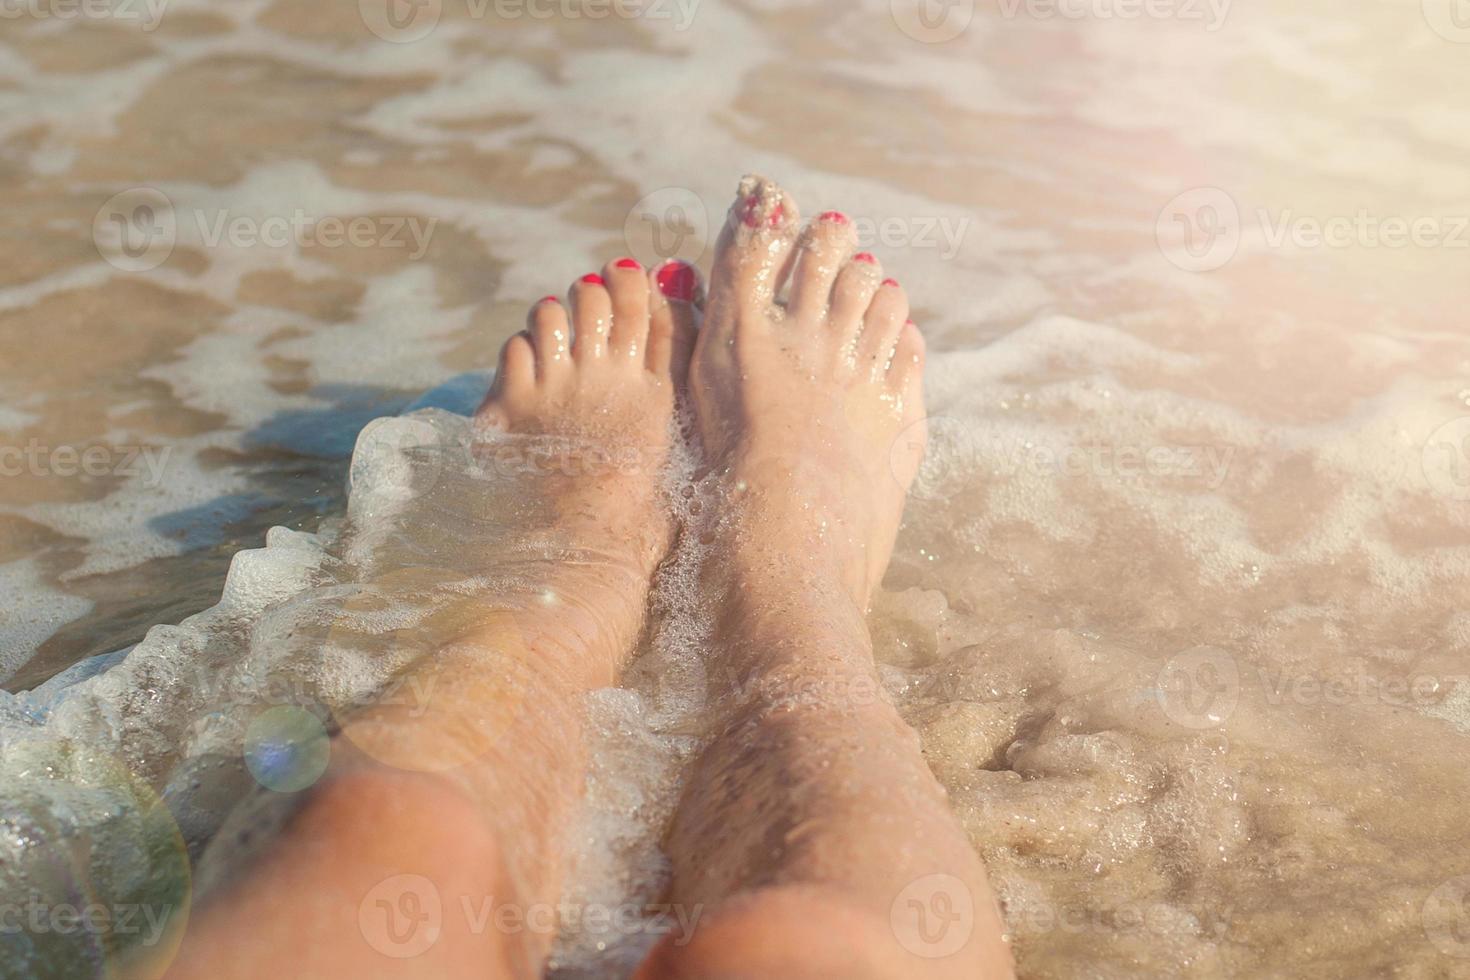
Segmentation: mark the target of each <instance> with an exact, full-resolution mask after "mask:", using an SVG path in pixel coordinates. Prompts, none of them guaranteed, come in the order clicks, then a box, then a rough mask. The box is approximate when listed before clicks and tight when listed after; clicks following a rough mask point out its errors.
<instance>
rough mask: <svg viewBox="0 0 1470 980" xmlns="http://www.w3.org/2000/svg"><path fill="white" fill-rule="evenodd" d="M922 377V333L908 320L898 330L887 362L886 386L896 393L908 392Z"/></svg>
mask: <svg viewBox="0 0 1470 980" xmlns="http://www.w3.org/2000/svg"><path fill="white" fill-rule="evenodd" d="M923 377H924V335H923V334H921V333H919V328H918V327H917V326H915V325H914V321H912V320H909V321H908V322H906V323H905V324H904V325H903V328H902V329H901V330H899V332H898V343H897V344H895V345H894V347H893V357H892V359H891V360H890V361H889V363H888V387H889V388H890V389H892V390H893V391H894V393H896V394H909V393H911V392H912V390H913V389H914V386H915V385H917V384H919V383H920V382H922V380H923Z"/></svg>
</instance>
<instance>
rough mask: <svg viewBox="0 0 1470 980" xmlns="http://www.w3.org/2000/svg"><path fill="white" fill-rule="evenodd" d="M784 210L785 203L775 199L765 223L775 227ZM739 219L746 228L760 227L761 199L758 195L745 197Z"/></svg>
mask: <svg viewBox="0 0 1470 980" xmlns="http://www.w3.org/2000/svg"><path fill="white" fill-rule="evenodd" d="M785 212H786V205H785V204H783V203H782V202H780V201H777V202H776V207H775V208H774V209H772V211H771V217H770V219H769V220H768V221H767V222H766V223H767V224H769V225H770V226H771V227H772V228H775V227H776V226H777V225H779V224H780V223H781V215H783V214H784V213H785ZM740 220H741V222H743V223H744V225H745V227H747V228H759V227H760V223H761V199H760V197H759V195H755V194H752V195H751V196H750V197H747V198H746V199H745V203H744V205H743V207H742V210H741V213H740Z"/></svg>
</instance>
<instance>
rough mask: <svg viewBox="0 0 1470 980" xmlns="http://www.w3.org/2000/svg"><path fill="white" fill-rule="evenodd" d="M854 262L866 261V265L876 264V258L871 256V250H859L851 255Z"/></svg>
mask: <svg viewBox="0 0 1470 980" xmlns="http://www.w3.org/2000/svg"><path fill="white" fill-rule="evenodd" d="M852 260H853V261H854V262H866V263H868V265H877V264H878V260H877V259H875V258H873V253H872V252H859V253H858V254H856V255H854V256H853V257H852Z"/></svg>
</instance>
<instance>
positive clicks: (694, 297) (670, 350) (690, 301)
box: [647, 259, 701, 385]
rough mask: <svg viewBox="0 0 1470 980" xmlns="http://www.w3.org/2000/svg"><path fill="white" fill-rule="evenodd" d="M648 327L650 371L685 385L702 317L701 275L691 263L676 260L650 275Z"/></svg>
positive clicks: (648, 364)
mask: <svg viewBox="0 0 1470 980" xmlns="http://www.w3.org/2000/svg"><path fill="white" fill-rule="evenodd" d="M650 280H651V289H650V291H649V305H650V306H651V308H652V312H651V315H650V318H649V327H648V360H647V366H648V370H650V371H652V372H653V373H654V374H656V375H659V376H660V377H666V376H667V377H672V378H673V379H674V381H675V382H677V383H678V384H680V385H682V384H684V382H685V379H686V378H687V376H688V369H689V358H690V356H691V354H692V353H693V351H694V337H695V326H696V322H697V317H698V316H699V305H700V295H701V290H700V285H699V273H698V272H697V271H696V270H695V268H694V266H692V265H689V264H688V263H687V262H680V261H679V260H677V259H674V260H672V261H669V262H665V263H664V264H663V265H661V266H659V267H658V268H657V269H655V270H653V272H652V273H651V274H650Z"/></svg>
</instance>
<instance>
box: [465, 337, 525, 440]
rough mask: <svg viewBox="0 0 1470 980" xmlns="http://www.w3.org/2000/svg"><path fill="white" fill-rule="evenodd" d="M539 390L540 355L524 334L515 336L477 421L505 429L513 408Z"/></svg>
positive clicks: (503, 351) (502, 355)
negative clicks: (537, 376) (537, 370)
mask: <svg viewBox="0 0 1470 980" xmlns="http://www.w3.org/2000/svg"><path fill="white" fill-rule="evenodd" d="M535 389H536V352H535V350H534V349H533V348H532V347H531V338H530V337H529V336H528V335H527V334H526V333H525V332H524V331H523V332H521V333H518V334H515V335H514V336H513V337H511V338H510V339H509V340H507V341H506V342H505V344H504V345H502V346H501V348H500V362H499V364H498V365H497V367H496V369H495V380H494V381H492V382H491V383H490V393H489V394H488V395H486V396H485V401H484V403H482V404H481V405H480V408H479V410H478V411H476V412H475V417H476V418H477V419H479V420H481V421H483V422H488V423H490V424H492V425H505V424H506V422H507V421H508V419H509V416H510V407H511V406H512V405H513V404H515V403H516V402H518V401H524V400H525V399H526V398H528V397H530V396H531V395H532V394H533V393H534V392H535Z"/></svg>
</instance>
